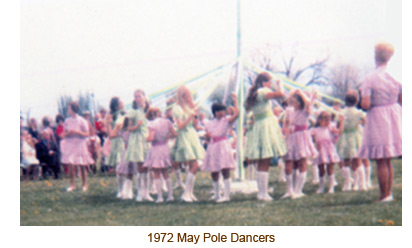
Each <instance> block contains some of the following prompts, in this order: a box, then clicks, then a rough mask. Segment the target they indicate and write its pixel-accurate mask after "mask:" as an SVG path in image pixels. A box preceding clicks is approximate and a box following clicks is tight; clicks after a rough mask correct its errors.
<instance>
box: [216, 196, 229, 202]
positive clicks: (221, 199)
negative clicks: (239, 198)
mask: <svg viewBox="0 0 412 248" xmlns="http://www.w3.org/2000/svg"><path fill="white" fill-rule="evenodd" d="M228 201H230V198H227V197H221V198H219V199H217V200H216V202H218V203H221V202H228Z"/></svg>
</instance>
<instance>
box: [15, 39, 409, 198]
mask: <svg viewBox="0 0 412 248" xmlns="http://www.w3.org/2000/svg"><path fill="white" fill-rule="evenodd" d="M393 52H394V49H393V46H391V45H390V44H387V43H379V44H377V45H376V46H375V61H376V66H377V67H376V70H375V71H374V72H372V73H371V74H370V75H368V76H367V77H366V78H365V79H364V81H363V82H362V84H361V86H360V89H359V90H349V91H348V92H347V94H346V96H345V99H344V108H343V109H341V106H340V105H341V104H340V102H336V103H335V104H334V106H333V110H326V109H322V108H319V106H317V104H316V102H317V101H318V98H319V97H318V95H317V92H316V91H312V92H311V93H307V92H305V91H302V90H299V89H296V90H292V91H290V92H289V93H286V92H285V91H284V90H283V85H282V83H281V82H280V81H276V82H275V83H274V82H273V81H272V78H271V76H270V74H269V73H266V72H262V73H260V74H259V75H258V76H257V78H256V80H255V81H254V84H253V85H252V87H251V88H250V89H249V91H248V94H247V97H246V101H245V103H244V106H241V107H244V108H245V109H246V112H247V120H246V122H245V128H244V130H245V132H244V135H243V137H240V138H241V139H242V141H243V144H244V151H245V154H244V158H243V159H244V161H243V162H244V165H245V166H246V167H247V168H248V169H247V172H248V176H249V179H253V180H256V183H257V188H258V193H257V199H258V200H261V201H272V200H273V198H272V197H271V196H270V191H269V189H268V182H269V170H270V168H271V165H273V163H276V164H278V165H279V166H280V167H281V174H280V175H279V177H280V180H283V181H285V182H286V189H287V190H286V192H285V194H284V195H283V197H282V198H292V199H296V198H300V197H303V196H305V194H304V186H305V182H306V177H307V171H308V167H309V165H310V164H311V165H312V168H313V173H314V177H313V178H314V182H316V183H318V184H319V188H318V190H317V191H316V193H318V194H321V193H324V192H325V185H326V182H327V183H328V186H329V188H328V191H327V192H328V193H330V194H332V193H334V192H335V186H336V184H337V182H336V178H335V172H334V171H335V170H334V167H335V165H339V166H338V168H340V171H341V173H342V175H343V178H344V183H343V187H342V190H343V191H351V190H365V191H366V190H368V189H370V188H371V187H372V181H371V168H370V163H369V160H376V162H377V179H378V183H379V188H380V197H379V199H378V201H380V202H387V201H392V200H393V196H392V181H393V168H392V165H391V159H392V158H396V157H400V156H402V133H401V129H402V128H401V124H402V108H401V106H402V86H401V84H400V83H399V82H397V81H396V80H394V79H393V78H392V77H391V76H390V75H389V74H388V73H387V72H386V71H385V67H386V64H387V63H388V61H389V59H390V58H391V56H392V54H393ZM133 98H134V99H133V101H132V108H131V109H130V110H128V111H126V110H125V106H124V104H123V101H122V100H121V99H120V98H118V97H113V98H112V99H111V100H110V104H109V111H108V113H107V112H106V111H105V110H104V109H102V110H101V111H100V112H99V113H98V114H96V116H95V121H94V122H93V123H92V122H91V119H90V113H89V112H87V111H86V112H83V113H80V108H79V105H78V104H77V103H76V102H71V103H70V104H69V106H68V117H67V118H64V117H63V116H61V115H57V116H56V118H55V125H52V121H51V120H50V118H48V117H45V118H43V119H42V125H41V126H42V127H41V128H39V127H38V124H37V121H36V120H35V119H30V120H28V123H27V127H22V128H21V130H22V131H21V140H22V142H21V144H22V145H21V167H22V169H23V174H24V176H25V178H26V179H29V178H30V177H33V179H34V180H36V179H37V177H38V176H39V175H41V176H42V177H44V178H47V177H48V176H54V177H55V178H59V177H61V176H62V173H64V174H67V175H68V176H69V177H70V186H69V187H68V188H67V191H68V192H71V191H74V190H75V189H76V184H75V178H76V176H78V177H80V178H81V181H82V190H83V191H87V190H88V183H87V176H88V173H89V172H94V173H96V164H101V166H100V168H101V170H102V171H107V170H109V171H110V169H111V170H112V171H113V172H114V173H115V174H116V178H117V197H118V198H120V199H133V198H134V197H135V196H134V190H133V184H135V187H136V189H137V192H136V198H135V199H136V201H139V202H141V201H154V199H153V198H152V197H151V195H150V193H151V192H152V191H153V190H152V188H153V189H154V191H155V192H156V194H157V199H156V202H157V203H162V202H164V201H165V200H164V198H163V190H166V191H167V198H166V201H174V194H173V190H174V189H175V188H176V187H181V188H182V189H183V194H182V195H181V196H180V200H182V201H184V202H195V201H198V199H197V197H196V196H195V195H194V193H193V189H194V186H195V181H196V174H197V172H198V171H199V170H203V171H206V172H209V173H210V174H211V178H212V186H213V196H212V200H213V201H216V202H227V201H230V192H231V172H232V171H233V170H235V169H236V159H237V156H236V143H237V142H236V140H237V139H238V138H239V137H236V135H235V133H236V132H234V123H235V121H236V120H237V119H238V115H239V111H240V110H239V106H238V104H237V103H238V100H237V96H236V95H235V94H232V100H233V103H234V106H229V107H227V106H225V105H224V104H222V103H217V102H216V103H213V104H212V107H211V113H212V115H213V117H212V118H210V119H208V118H207V114H206V113H204V112H200V111H199V110H198V106H197V105H196V104H195V103H194V100H193V95H192V93H191V91H190V90H189V89H188V88H187V87H186V86H181V87H179V88H178V89H177V91H176V94H175V97H174V98H171V99H170V100H169V101H168V102H167V108H166V111H165V112H164V113H162V111H161V110H160V109H159V108H156V107H153V106H151V105H150V103H149V101H148V99H147V98H146V94H145V92H144V91H143V90H141V89H138V90H136V91H135V92H134V93H133ZM273 99H276V100H278V101H281V102H282V104H281V105H278V106H276V107H274V105H272V100H273ZM21 125H22V126H24V120H23V119H21ZM39 168H41V170H39ZM60 168H63V172H62V171H61V170H60ZM183 170H184V172H185V179H184V180H183V178H182V174H183V173H182V172H183ZM254 170H256V173H255V174H256V175H255V177H254V176H253V172H254ZM40 171H41V172H40ZM170 172H173V173H174V174H175V178H176V184H175V185H174V186H173V184H172V181H171V177H170V175H169V173H170ZM326 175H327V177H328V180H327V181H326ZM352 176H353V178H352ZM221 177H222V178H221ZM222 185H223V189H221V187H222ZM222 192H223V194H222Z"/></svg>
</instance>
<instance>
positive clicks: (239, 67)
mask: <svg viewBox="0 0 412 248" xmlns="http://www.w3.org/2000/svg"><path fill="white" fill-rule="evenodd" d="M240 27H241V25H240V0H237V75H236V81H237V82H236V83H237V87H236V88H237V95H238V106H239V117H238V121H237V162H238V175H237V176H238V179H239V180H243V179H244V178H245V173H244V168H243V119H244V114H245V111H244V109H243V101H244V99H243V98H244V84H243V78H242V75H243V73H242V70H243V66H242V61H241V37H242V36H241V28H240Z"/></svg>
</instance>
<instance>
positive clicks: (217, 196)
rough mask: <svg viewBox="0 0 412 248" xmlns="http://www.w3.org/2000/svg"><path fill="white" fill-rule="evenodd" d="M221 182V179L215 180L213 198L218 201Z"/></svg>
mask: <svg viewBox="0 0 412 248" xmlns="http://www.w3.org/2000/svg"><path fill="white" fill-rule="evenodd" d="M219 187H220V184H219V181H213V194H214V196H213V199H214V200H215V201H216V200H219V198H220V188H219Z"/></svg>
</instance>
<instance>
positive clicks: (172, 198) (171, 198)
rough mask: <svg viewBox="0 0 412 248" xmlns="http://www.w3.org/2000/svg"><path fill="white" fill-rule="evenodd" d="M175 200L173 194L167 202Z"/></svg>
mask: <svg viewBox="0 0 412 248" xmlns="http://www.w3.org/2000/svg"><path fill="white" fill-rule="evenodd" d="M174 200H175V198H174V197H173V196H171V197H167V200H166V202H172V201H174Z"/></svg>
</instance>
